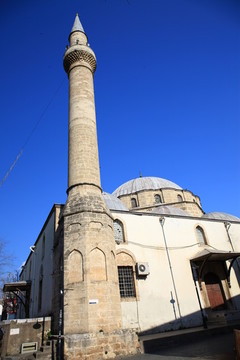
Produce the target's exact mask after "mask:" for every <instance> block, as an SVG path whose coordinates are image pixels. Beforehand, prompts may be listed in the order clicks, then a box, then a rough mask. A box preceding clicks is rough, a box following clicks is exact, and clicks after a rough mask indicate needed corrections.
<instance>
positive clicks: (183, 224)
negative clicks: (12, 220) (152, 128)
mask: <svg viewBox="0 0 240 360" xmlns="http://www.w3.org/2000/svg"><path fill="white" fill-rule="evenodd" d="M63 64H64V69H65V71H66V73H67V75H68V78H69V145H68V146H69V149H68V161H69V163H68V189H67V194H68V197H67V201H66V204H62V205H58V204H55V205H54V206H53V207H52V209H51V211H50V213H49V216H48V218H47V219H46V222H45V223H44V225H43V227H42V229H41V231H40V233H39V236H38V238H37V240H36V242H35V245H34V247H32V249H31V252H30V254H29V256H28V258H27V260H26V263H25V266H24V268H23V270H22V272H21V275H20V281H21V282H22V283H23V284H24V282H25V283H26V284H28V288H25V298H26V301H25V305H24V306H23V305H21V306H20V308H19V313H18V316H19V317H20V318H24V317H30V318H32V317H41V316H49V315H51V316H52V319H53V324H52V327H53V332H55V334H61V335H63V336H64V359H71V360H72V359H79V358H81V359H93V360H94V359H99V358H101V359H107V358H114V357H115V356H116V355H123V354H134V353H136V352H137V351H138V336H137V335H138V334H139V333H140V334H148V333H154V332H163V331H171V330H176V329H184V328H189V327H195V326H204V327H207V326H209V324H213V323H219V322H221V323H226V324H227V323H231V322H233V321H234V320H236V319H240V291H239V284H240V273H239V270H240V268H239V266H240V264H239V262H238V257H239V256H240V241H239V236H240V219H239V218H237V217H235V216H233V215H229V214H226V213H221V212H212V213H205V212H204V210H203V209H202V206H201V201H200V197H199V196H198V195H195V194H193V193H192V191H191V190H187V189H183V188H181V187H180V186H179V185H177V184H175V183H174V182H172V181H169V180H166V179H163V178H159V177H139V178H136V179H132V180H129V181H128V182H126V183H124V184H123V185H121V186H119V187H118V188H117V189H116V190H115V191H114V192H113V193H112V194H109V193H106V192H102V189H101V183H100V171H99V159H98V146H97V131H96V117H95V101H94V89H93V75H94V72H95V69H96V57H95V54H94V52H93V50H92V49H91V48H90V46H89V44H88V39H87V35H86V33H85V31H84V30H83V27H82V25H81V23H80V20H79V17H78V15H76V18H75V22H74V25H73V28H72V31H71V33H70V35H69V47H68V48H67V49H66V51H65V54H64V60H63ZM29 284H30V285H29ZM23 290H24V289H23Z"/></svg>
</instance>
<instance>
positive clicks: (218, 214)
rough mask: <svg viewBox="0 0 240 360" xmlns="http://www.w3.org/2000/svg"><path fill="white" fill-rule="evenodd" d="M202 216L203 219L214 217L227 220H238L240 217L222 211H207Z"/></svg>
mask: <svg viewBox="0 0 240 360" xmlns="http://www.w3.org/2000/svg"><path fill="white" fill-rule="evenodd" d="M202 218H205V219H216V220H228V221H231V220H232V221H240V219H239V218H238V217H237V216H234V215H231V214H227V213H224V212H217V211H215V212H214V211H213V212H209V213H207V214H204V215H203V216H202Z"/></svg>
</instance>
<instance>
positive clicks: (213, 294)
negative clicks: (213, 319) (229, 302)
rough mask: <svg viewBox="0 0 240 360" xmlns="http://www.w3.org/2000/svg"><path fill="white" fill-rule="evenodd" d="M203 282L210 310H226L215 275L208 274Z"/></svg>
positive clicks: (217, 278)
mask: <svg viewBox="0 0 240 360" xmlns="http://www.w3.org/2000/svg"><path fill="white" fill-rule="evenodd" d="M204 281H205V285H206V289H207V295H208V300H209V303H210V307H211V309H212V310H224V309H226V304H225V300H224V293H223V288H222V284H221V281H220V279H219V277H218V276H217V275H216V274H214V273H211V272H209V273H207V274H206V275H205V276H204Z"/></svg>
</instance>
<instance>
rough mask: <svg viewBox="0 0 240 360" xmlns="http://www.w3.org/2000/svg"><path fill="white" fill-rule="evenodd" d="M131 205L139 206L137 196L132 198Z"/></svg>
mask: <svg viewBox="0 0 240 360" xmlns="http://www.w3.org/2000/svg"><path fill="white" fill-rule="evenodd" d="M131 207H132V208H134V207H137V200H136V199H135V198H131Z"/></svg>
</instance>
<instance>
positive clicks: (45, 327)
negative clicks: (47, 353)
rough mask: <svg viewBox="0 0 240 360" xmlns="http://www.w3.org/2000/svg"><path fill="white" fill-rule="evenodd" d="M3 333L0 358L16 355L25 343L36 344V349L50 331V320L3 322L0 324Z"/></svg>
mask: <svg viewBox="0 0 240 360" xmlns="http://www.w3.org/2000/svg"><path fill="white" fill-rule="evenodd" d="M0 327H1V328H2V329H3V331H4V335H3V339H2V342H1V348H0V354H1V357H3V356H6V355H18V354H20V352H21V345H22V344H23V343H26V342H37V343H38V349H39V348H40V346H41V345H42V343H43V341H44V339H46V337H47V333H48V332H49V331H50V330H51V318H50V317H46V318H34V319H17V320H4V321H1V322H0Z"/></svg>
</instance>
